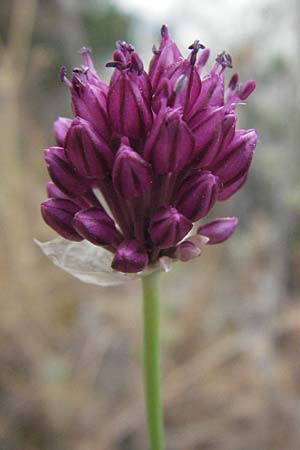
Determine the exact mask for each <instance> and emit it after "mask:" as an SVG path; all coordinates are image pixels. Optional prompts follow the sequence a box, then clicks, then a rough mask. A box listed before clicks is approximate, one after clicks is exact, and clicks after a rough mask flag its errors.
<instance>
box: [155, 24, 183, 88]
mask: <svg viewBox="0 0 300 450" xmlns="http://www.w3.org/2000/svg"><path fill="white" fill-rule="evenodd" d="M153 53H154V55H153V57H152V59H151V61H150V66H149V77H150V81H151V84H152V87H153V90H154V91H155V90H156V89H157V87H158V84H159V82H160V81H161V79H162V77H163V75H164V72H165V70H166V68H167V67H169V66H171V65H172V64H174V63H175V62H177V61H179V59H180V58H181V54H180V51H179V50H178V47H177V45H176V44H175V42H173V41H172V40H171V39H170V37H169V33H168V27H167V26H166V25H163V26H162V28H161V41H160V46H159V49H158V50H156V49H155V48H153Z"/></svg>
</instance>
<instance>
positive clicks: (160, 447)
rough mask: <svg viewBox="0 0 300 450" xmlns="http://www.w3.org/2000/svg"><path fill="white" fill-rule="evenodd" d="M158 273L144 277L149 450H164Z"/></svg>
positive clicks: (145, 367) (145, 384)
mask: <svg viewBox="0 0 300 450" xmlns="http://www.w3.org/2000/svg"><path fill="white" fill-rule="evenodd" d="M158 276H159V275H158V274H157V273H153V274H151V275H148V276H146V277H144V278H143V295H144V302H143V315H144V389H145V402H146V415H147V428H148V436H149V443H150V449H149V450H164V437H163V419H162V408H161V401H160V370H159V369H160V345H159V288H158Z"/></svg>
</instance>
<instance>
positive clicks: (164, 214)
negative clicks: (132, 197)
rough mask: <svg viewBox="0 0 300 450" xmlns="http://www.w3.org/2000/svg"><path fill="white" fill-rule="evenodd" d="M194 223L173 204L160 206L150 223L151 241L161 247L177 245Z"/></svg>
mask: <svg viewBox="0 0 300 450" xmlns="http://www.w3.org/2000/svg"><path fill="white" fill-rule="evenodd" d="M192 227H193V224H192V222H191V221H190V220H188V219H187V218H186V217H185V216H184V215H183V214H181V213H180V212H179V211H178V210H177V209H176V208H174V207H172V206H168V207H162V208H159V209H158V210H157V211H156V212H155V213H154V214H153V216H152V218H151V220H150V224H149V233H150V237H151V241H152V242H153V244H154V245H156V246H157V247H159V248H169V247H173V246H175V245H176V244H177V243H178V242H179V241H181V239H183V238H184V237H185V236H186V235H187V234H188V232H189V231H191V229H192Z"/></svg>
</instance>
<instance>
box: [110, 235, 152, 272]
mask: <svg viewBox="0 0 300 450" xmlns="http://www.w3.org/2000/svg"><path fill="white" fill-rule="evenodd" d="M147 264H148V255H147V252H146V250H145V248H144V247H143V245H142V244H141V243H140V242H139V241H136V240H129V241H123V242H122V243H121V244H120V245H119V247H118V248H117V250H116V253H115V256H114V259H113V262H112V265H111V267H112V268H113V269H115V270H118V271H119V272H125V273H138V272H141V271H142V270H143V269H144V268H145V267H146V266H147Z"/></svg>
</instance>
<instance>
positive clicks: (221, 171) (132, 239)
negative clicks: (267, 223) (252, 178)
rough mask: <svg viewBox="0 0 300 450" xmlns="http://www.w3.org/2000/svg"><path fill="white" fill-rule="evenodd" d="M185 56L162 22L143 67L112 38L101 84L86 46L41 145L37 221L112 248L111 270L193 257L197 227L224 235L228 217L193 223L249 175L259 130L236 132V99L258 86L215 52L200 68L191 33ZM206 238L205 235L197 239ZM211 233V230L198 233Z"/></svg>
mask: <svg viewBox="0 0 300 450" xmlns="http://www.w3.org/2000/svg"><path fill="white" fill-rule="evenodd" d="M189 49H190V54H189V56H188V57H187V58H184V57H183V56H182V55H181V53H180V51H179V50H178V48H177V46H176V44H175V43H174V42H173V41H172V40H171V39H170V37H169V34H168V30H167V27H166V26H163V27H162V29H161V42H160V46H159V48H158V49H156V48H154V49H153V53H154V54H153V57H152V60H151V62H150V68H149V72H148V73H147V72H146V71H145V70H144V66H143V63H142V61H141V59H140V58H139V56H138V54H137V53H136V52H135V50H134V48H133V47H132V46H131V45H129V44H127V43H126V42H124V41H118V42H117V43H116V50H115V51H114V53H113V60H112V61H111V62H109V63H107V67H112V68H114V71H113V74H112V77H111V80H110V84H109V86H107V85H106V84H105V83H104V82H103V81H101V80H100V78H99V77H98V75H97V73H96V71H95V68H94V65H93V62H92V60H91V57H90V52H89V50H88V49H86V48H83V49H82V58H83V65H82V66H81V67H77V68H74V69H73V73H72V78H71V79H70V80H69V79H68V78H67V76H66V70H65V69H64V68H63V69H62V70H61V78H62V80H63V81H64V82H65V83H66V84H67V85H68V87H69V88H70V91H71V96H72V110H73V114H74V119H67V118H61V117H60V118H58V119H57V120H56V121H55V123H54V132H55V137H56V141H57V146H56V147H49V148H47V149H46V150H45V160H46V164H47V168H48V171H49V174H50V177H51V179H52V181H51V182H49V183H48V185H47V191H48V197H49V198H48V200H46V201H44V202H43V203H42V206H41V208H42V215H43V218H44V220H45V222H46V223H47V224H48V225H50V226H51V227H52V228H53V229H54V230H56V231H57V232H58V233H59V234H60V235H61V236H63V237H64V238H66V239H68V240H71V241H81V240H83V239H87V240H88V241H90V242H92V243H93V244H95V245H98V246H103V247H104V248H106V249H107V250H108V251H110V252H112V253H113V255H114V257H113V261H112V268H113V269H115V270H117V271H120V272H125V273H137V272H141V271H142V270H143V269H144V268H145V267H146V266H148V265H152V264H154V263H156V262H157V261H158V260H159V259H160V258H161V257H163V256H167V257H169V258H172V259H179V260H182V261H187V260H189V259H192V258H194V257H196V256H198V255H199V254H200V252H201V247H202V246H203V236H206V237H207V238H209V244H216V243H219V242H223V241H224V240H225V239H227V238H228V237H229V236H230V235H231V234H232V232H233V231H234V229H235V227H236V225H237V219H236V218H221V219H216V220H213V221H212V222H209V223H206V224H201V225H200V226H198V229H196V230H195V232H194V234H193V233H191V230H192V228H193V224H194V223H195V222H197V221H199V220H200V219H202V218H204V217H205V216H206V215H207V214H208V213H209V211H210V210H211V209H212V207H213V206H214V204H215V203H216V202H217V201H218V200H226V199H228V198H229V197H231V196H232V195H233V194H234V193H235V192H236V191H237V190H238V189H239V188H240V187H241V186H242V185H243V183H244V182H245V180H246V178H247V173H248V169H249V166H250V162H251V159H252V156H253V152H254V148H255V145H256V140H257V136H256V132H255V130H241V129H238V130H237V129H236V120H237V119H236V113H235V106H236V105H237V104H238V103H240V102H241V101H244V100H245V99H246V98H247V97H248V96H249V95H250V94H251V92H252V91H253V90H254V88H255V83H254V81H247V82H245V83H244V84H239V83H238V75H237V74H236V73H235V74H233V75H232V77H231V79H230V81H229V83H228V84H227V86H226V87H224V74H225V69H226V68H227V67H232V62H231V57H230V55H229V54H227V53H225V52H223V53H221V54H220V55H218V57H217V58H216V61H215V63H214V65H213V67H212V69H211V70H210V71H209V72H208V73H207V74H206V75H205V76H203V77H202V79H201V77H200V75H201V71H202V69H203V67H204V65H205V64H206V62H207V60H208V57H209V50H208V49H204V47H203V45H201V44H200V43H199V41H195V42H194V43H193V44H192V45H191V46H190V47H189ZM204 240H205V239H204ZM206 241H207V239H206Z"/></svg>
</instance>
